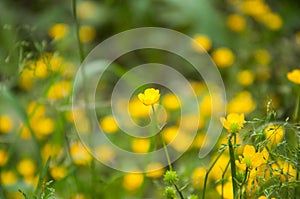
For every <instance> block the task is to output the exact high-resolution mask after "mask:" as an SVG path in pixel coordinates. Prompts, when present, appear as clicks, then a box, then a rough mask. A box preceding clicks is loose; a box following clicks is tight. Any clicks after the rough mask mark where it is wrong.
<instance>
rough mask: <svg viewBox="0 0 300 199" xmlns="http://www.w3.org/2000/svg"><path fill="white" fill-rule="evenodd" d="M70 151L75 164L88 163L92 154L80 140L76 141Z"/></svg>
mask: <svg viewBox="0 0 300 199" xmlns="http://www.w3.org/2000/svg"><path fill="white" fill-rule="evenodd" d="M70 153H71V156H72V159H73V161H74V163H75V164H78V165H87V164H88V163H90V162H91V160H92V156H91V154H90V153H89V152H88V151H87V150H86V148H85V147H84V146H83V145H82V144H81V143H80V142H74V143H72V144H71V146H70Z"/></svg>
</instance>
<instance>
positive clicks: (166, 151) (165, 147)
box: [151, 105, 173, 171]
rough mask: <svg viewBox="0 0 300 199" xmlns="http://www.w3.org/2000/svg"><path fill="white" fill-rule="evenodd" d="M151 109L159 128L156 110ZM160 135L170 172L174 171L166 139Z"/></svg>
mask: <svg viewBox="0 0 300 199" xmlns="http://www.w3.org/2000/svg"><path fill="white" fill-rule="evenodd" d="M151 108H152V111H153V118H154V124H155V126H156V127H158V124H157V114H156V111H155V108H154V106H153V105H152V106H151ZM157 129H159V128H157ZM159 134H160V138H161V141H162V144H163V147H164V151H165V154H166V157H167V161H168V165H169V170H170V171H172V170H173V168H172V165H171V160H170V155H169V152H168V149H167V145H166V142H165V140H164V137H163V135H162V133H161V132H160V133H159Z"/></svg>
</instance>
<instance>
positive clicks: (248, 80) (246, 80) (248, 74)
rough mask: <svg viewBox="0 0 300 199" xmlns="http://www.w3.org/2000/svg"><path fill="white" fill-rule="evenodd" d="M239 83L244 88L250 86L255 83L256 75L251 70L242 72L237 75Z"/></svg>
mask: <svg viewBox="0 0 300 199" xmlns="http://www.w3.org/2000/svg"><path fill="white" fill-rule="evenodd" d="M237 79H238V82H239V83H240V84H241V85H243V86H249V85H251V84H252V83H253V81H254V74H253V72H252V71H251V70H242V71H240V72H239V73H238V75H237Z"/></svg>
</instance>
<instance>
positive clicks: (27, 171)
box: [17, 159, 36, 177]
mask: <svg viewBox="0 0 300 199" xmlns="http://www.w3.org/2000/svg"><path fill="white" fill-rule="evenodd" d="M17 170H18V172H19V173H20V174H21V175H23V176H25V177H28V176H33V174H34V172H35V170H36V165H35V163H34V162H33V161H32V160H31V159H23V160H21V161H20V162H19V163H18V164H17Z"/></svg>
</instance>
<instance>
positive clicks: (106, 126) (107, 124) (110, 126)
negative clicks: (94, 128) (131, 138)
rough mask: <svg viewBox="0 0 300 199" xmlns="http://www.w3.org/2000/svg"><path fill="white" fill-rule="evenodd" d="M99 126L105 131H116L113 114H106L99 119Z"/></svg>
mask: <svg viewBox="0 0 300 199" xmlns="http://www.w3.org/2000/svg"><path fill="white" fill-rule="evenodd" d="M100 127H101V129H102V130H103V131H104V132H105V133H116V132H117V131H118V129H119V126H118V124H117V122H116V121H115V119H114V117H113V116H106V117H104V118H103V119H102V120H101V121H100Z"/></svg>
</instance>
